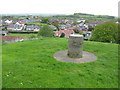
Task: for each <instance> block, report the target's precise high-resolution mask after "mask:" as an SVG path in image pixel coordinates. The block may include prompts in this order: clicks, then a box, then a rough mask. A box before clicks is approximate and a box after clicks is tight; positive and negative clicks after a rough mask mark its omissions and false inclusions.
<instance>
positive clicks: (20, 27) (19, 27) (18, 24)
mask: <svg viewBox="0 0 120 90" xmlns="http://www.w3.org/2000/svg"><path fill="white" fill-rule="evenodd" d="M24 28H25V25H24V22H22V21H18V22H16V24H14V29H13V30H17V31H21V30H24Z"/></svg>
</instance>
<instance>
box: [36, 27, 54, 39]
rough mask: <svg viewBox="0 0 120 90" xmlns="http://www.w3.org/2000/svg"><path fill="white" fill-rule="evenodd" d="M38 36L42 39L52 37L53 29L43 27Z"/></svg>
mask: <svg viewBox="0 0 120 90" xmlns="http://www.w3.org/2000/svg"><path fill="white" fill-rule="evenodd" d="M38 36H43V37H52V36H53V29H52V28H50V27H49V26H48V25H44V26H43V27H41V29H40V30H39V32H38Z"/></svg>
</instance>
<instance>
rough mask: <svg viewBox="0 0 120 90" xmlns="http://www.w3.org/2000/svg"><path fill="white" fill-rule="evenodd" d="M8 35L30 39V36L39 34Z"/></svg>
mask: <svg viewBox="0 0 120 90" xmlns="http://www.w3.org/2000/svg"><path fill="white" fill-rule="evenodd" d="M7 36H19V37H23V38H26V39H29V38H35V37H37V34H8V35H7Z"/></svg>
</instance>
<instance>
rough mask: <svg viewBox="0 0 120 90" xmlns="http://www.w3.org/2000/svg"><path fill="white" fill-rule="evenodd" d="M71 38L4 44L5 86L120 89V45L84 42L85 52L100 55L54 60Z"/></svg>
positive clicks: (3, 77)
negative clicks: (77, 60)
mask: <svg viewBox="0 0 120 90" xmlns="http://www.w3.org/2000/svg"><path fill="white" fill-rule="evenodd" d="M67 43H68V40H67V39H63V38H41V39H38V40H29V41H23V42H17V43H10V44H4V45H3V47H2V49H3V52H2V66H3V68H2V70H3V73H2V79H3V88H118V51H117V50H118V45H117V44H108V43H100V42H90V41H84V51H89V52H92V53H94V54H95V55H96V56H98V60H97V61H94V62H88V63H66V62H60V61H57V60H55V59H54V57H53V54H54V53H55V52H56V51H61V50H66V49H68V48H67Z"/></svg>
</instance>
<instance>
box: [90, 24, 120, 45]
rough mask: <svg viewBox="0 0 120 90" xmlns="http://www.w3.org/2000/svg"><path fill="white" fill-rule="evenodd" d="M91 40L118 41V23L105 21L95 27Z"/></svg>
mask: <svg viewBox="0 0 120 90" xmlns="http://www.w3.org/2000/svg"><path fill="white" fill-rule="evenodd" d="M90 40H93V41H99V42H114V43H118V41H119V40H118V24H116V23H113V22H105V23H103V24H101V25H98V26H96V27H95V29H94V31H92V37H91V39H90Z"/></svg>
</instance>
